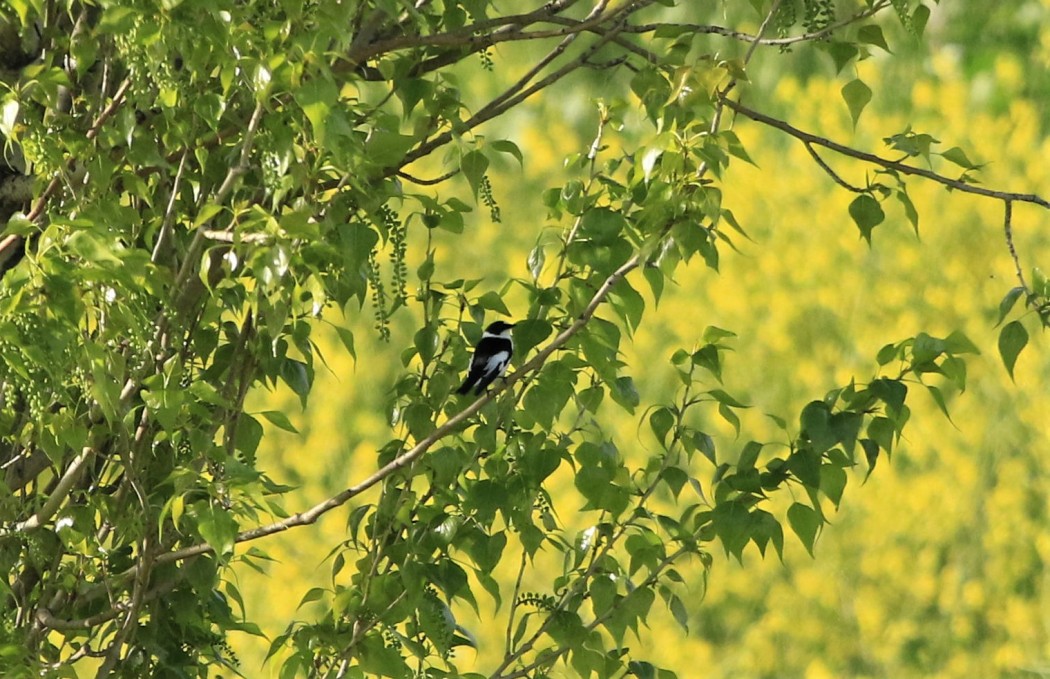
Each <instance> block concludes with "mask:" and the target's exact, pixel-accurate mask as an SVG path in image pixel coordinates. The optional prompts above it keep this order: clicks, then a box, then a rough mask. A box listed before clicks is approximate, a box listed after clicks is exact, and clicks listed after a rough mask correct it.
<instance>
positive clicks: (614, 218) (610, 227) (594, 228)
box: [580, 207, 627, 245]
mask: <svg viewBox="0 0 1050 679" xmlns="http://www.w3.org/2000/svg"><path fill="white" fill-rule="evenodd" d="M626 227H627V220H626V219H624V218H623V215H621V214H620V213H619V212H616V211H614V210H610V209H609V208H606V207H600V208H593V209H591V210H588V211H587V212H586V213H585V214H584V215H583V219H582V220H581V222H580V233H581V234H583V236H585V237H586V238H587V239H589V240H590V241H591V242H593V243H596V244H598V245H610V244H612V243H614V242H616V241H617V240H618V239H619V236H620V233H621V232H622V231H623V230H624V229H625V228H626Z"/></svg>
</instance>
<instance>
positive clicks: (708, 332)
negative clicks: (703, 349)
mask: <svg viewBox="0 0 1050 679" xmlns="http://www.w3.org/2000/svg"><path fill="white" fill-rule="evenodd" d="M729 337H736V333H735V332H733V331H732V330H724V329H722V328H719V327H718V326H714V325H709V326H707V327H706V328H704V334H703V336H702V338H703V340H704V341H705V342H707V343H709V344H717V343H718V342H719V341H720V340H723V339H726V338H729Z"/></svg>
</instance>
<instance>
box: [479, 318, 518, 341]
mask: <svg viewBox="0 0 1050 679" xmlns="http://www.w3.org/2000/svg"><path fill="white" fill-rule="evenodd" d="M514 325H515V324H514V323H507V322H505V321H496V322H495V323H489V326H488V327H487V328H485V334H486V335H489V336H492V337H510V331H511V329H512V328H513V327H514Z"/></svg>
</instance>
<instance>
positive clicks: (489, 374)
mask: <svg viewBox="0 0 1050 679" xmlns="http://www.w3.org/2000/svg"><path fill="white" fill-rule="evenodd" d="M513 327H514V324H513V323H504V322H503V321H496V322H495V323H491V324H489V327H487V328H485V332H484V334H482V336H481V341H480V342H478V346H477V347H475V348H474V358H472V359H471V361H470V370H469V371H468V372H467V379H465V380H464V381H463V385H462V386H460V388H459V389H457V390H456V393H457V394H465V393H467V392H468V391H470V390H471V389H474V395H475V396H478V395H480V394H481V392H483V391H484V390H485V388H486V387H488V386H489V385H490V384H492V382H493V380H495V379H496V378H497V377H502V376H503V373H505V372H506V371H507V364H508V363H510V356H511V354H512V353H514V341H513V340H512V339H511V337H510V331H511V329H512V328H513Z"/></svg>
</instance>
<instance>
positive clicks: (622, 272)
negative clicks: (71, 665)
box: [122, 254, 641, 575]
mask: <svg viewBox="0 0 1050 679" xmlns="http://www.w3.org/2000/svg"><path fill="white" fill-rule="evenodd" d="M640 262H641V256H640V255H638V254H636V255H634V256H633V257H631V258H630V259H629V260H628V261H627V262H626V263H625V264H623V265H622V266H621V267H620V268H619V269H617V270H616V271H614V272H613V273H611V274H610V275H609V276H608V277H607V278H606V279H605V282H604V283H602V285H601V286H600V287H599V288H598V290H597V292H595V293H594V296H593V297H592V298H591V301H590V302H589V303H588V304H587V307H586V308H585V309H584V311H583V313H582V314H580V316H579V317H578V318H577V319H576V320H575V321H574V322H573V324H572V325H570V326H569V327H568V328H566V329H565V330H563V331H562V332H561V333H560V334H559V335H558V336H557V337H555V338H554V339H553V340H551V341H550V343H549V344H547V346H546V347H544V349H543V350H541V351H540V352H539V353H537V354H536V355H535V356H533V357H532V359H530V360H529V361H527V362H526V363H525V364H524V365H523V366H522V367H521V368H520V369H519V370H518V371H516V372H515V373H514V374H513V375H510V376H509V377H507V379H506V380H504V381H503V383H502V384H500V385H499V386H497V387H494V388H493V389H492V390H490V391H489V393H487V394H485V395H484V396H482V397H480V398H479V399H477V400H476V401H474V402H473V403H471V404H470V405H469V406H467V407H466V408H465V409H463V410H462V411H460V412H459V413H457V414H456V415H454V416H453V417H451V418H449V419H448V420H446V421H445V423H444V424H442V425H441V426H439V427H438V428H437V429H435V430H434V431H433V432H431V433H430V435H428V436H427V437H425V438H424V439H423V440H421V441H420V442H419V443H417V444H416V445H415V446H413V447H412V448H410V449H409V450H407V451H405V452H404V453H401V454H400V455H398V456H397V457H396V458H394V459H393V460H391V461H390V462H389V463H387V464H386V465H385V466H383V467H381V468H380V469H378V470H377V471H375V472H374V473H373V474H372V475H370V476H368V477H367V478H365V479H363V480H362V481H360V482H358V483H356V484H354V485H352V486H350V487H349V488H347V489H346V490H344V491H342V492H341V493H338V494H337V495H334V496H332V497H330V498H328V499H327V500H325V501H324V502H321V503H319V504H316V505H314V506H313V507H311V508H309V509H307V510H305V511H302V512H299V513H297V514H294V515H292V516H290V517H288V518H287V519H284V520H282V521H277V522H275V523H271V524H269V525H266V526H259V527H258V528H252V529H251V530H246V531H242V532H240V533H238V534H237V537H236V538H235V539H234V542H235V543H241V542H249V541H251V540H258V539H259V538H264V537H267V536H270V535H273V534H275V533H283V532H284V531H286V530H289V529H291V528H298V527H300V526H308V525H310V524H312V523H314V522H315V521H317V519H319V518H321V517H322V516H324V515H325V514H327V513H328V512H330V511H332V510H333V509H336V508H337V507H340V506H342V505H344V504H346V503H347V502H348V501H349V500H350V499H351V498H353V497H355V496H357V495H360V494H361V493H363V492H365V491H366V490H368V489H369V488H371V487H372V486H375V485H376V484H378V483H379V482H381V481H383V480H384V479H386V478H387V477H389V476H390V475H392V474H394V473H395V472H397V471H399V470H401V469H404V468H405V467H407V466H408V465H410V464H412V463H413V462H414V461H415V460H416V459H418V458H419V457H421V456H422V455H423V454H424V453H426V452H427V451H428V450H430V448H431V447H432V446H433V445H434V444H435V443H437V442H438V441H440V440H441V439H443V438H445V437H446V436H448V435H449V434H451V433H452V432H453V431H455V430H456V429H458V428H459V426H460V425H462V424H465V423H466V422H467V421H468V420H469V419H470V418H471V417H472V416H473V415H474V414H476V413H477V412H478V411H479V410H481V409H482V408H483V407H484V406H485V405H486V404H487V403H488V402H489V401H492V400H493V399H494V398H496V396H498V395H499V394H500V393H501V392H503V391H504V390H505V389H509V388H510V387H512V386H514V384H515V383H517V382H518V381H520V380H522V379H524V377H525V376H526V375H528V374H530V373H532V372H535V371H537V370H539V369H540V367H542V366H543V364H544V363H546V361H547V359H548V358H549V357H550V355H551V354H552V353H554V352H555V351H557V350H558V349H559V348H561V347H562V346H564V345H565V343H566V342H568V341H569V340H570V339H571V338H572V337H573V336H574V335H576V333H578V332H580V331H581V330H583V328H584V327H585V326H586V325H587V322H588V321H590V319H591V317H592V316H594V313H595V312H596V311H597V309H598V307H599V306H600V305H601V304H602V302H604V301H605V298H606V297H608V296H609V292H610V291H611V290H612V288H613V287H614V286H615V285H616V284H617V283H618V282H619V281H620V279H622V278H623V277H624V276H626V275H627V274H628V273H630V272H631V271H633V270H634V269H636V268H637V267H638V265H639V263H640ZM214 551H215V549H214V547H212V546H211V545H209V544H208V543H206V542H202V543H200V544H196V545H193V546H191V547H185V548H183V549H179V550H176V551H174V552H168V553H166V554H161V555H159V556H158V557H157V558H156V561H155V563H156V564H157V565H161V564H165V563H171V562H172V561H180V560H182V559H187V558H189V557H193V556H199V555H201V554H210V553H213V552H214ZM137 569H138V567H137V566H135V567H132V568H131V569H129V570H127V571H125V572H124V573H123V574H122V575H132V574H134V573H136V572H137Z"/></svg>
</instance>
